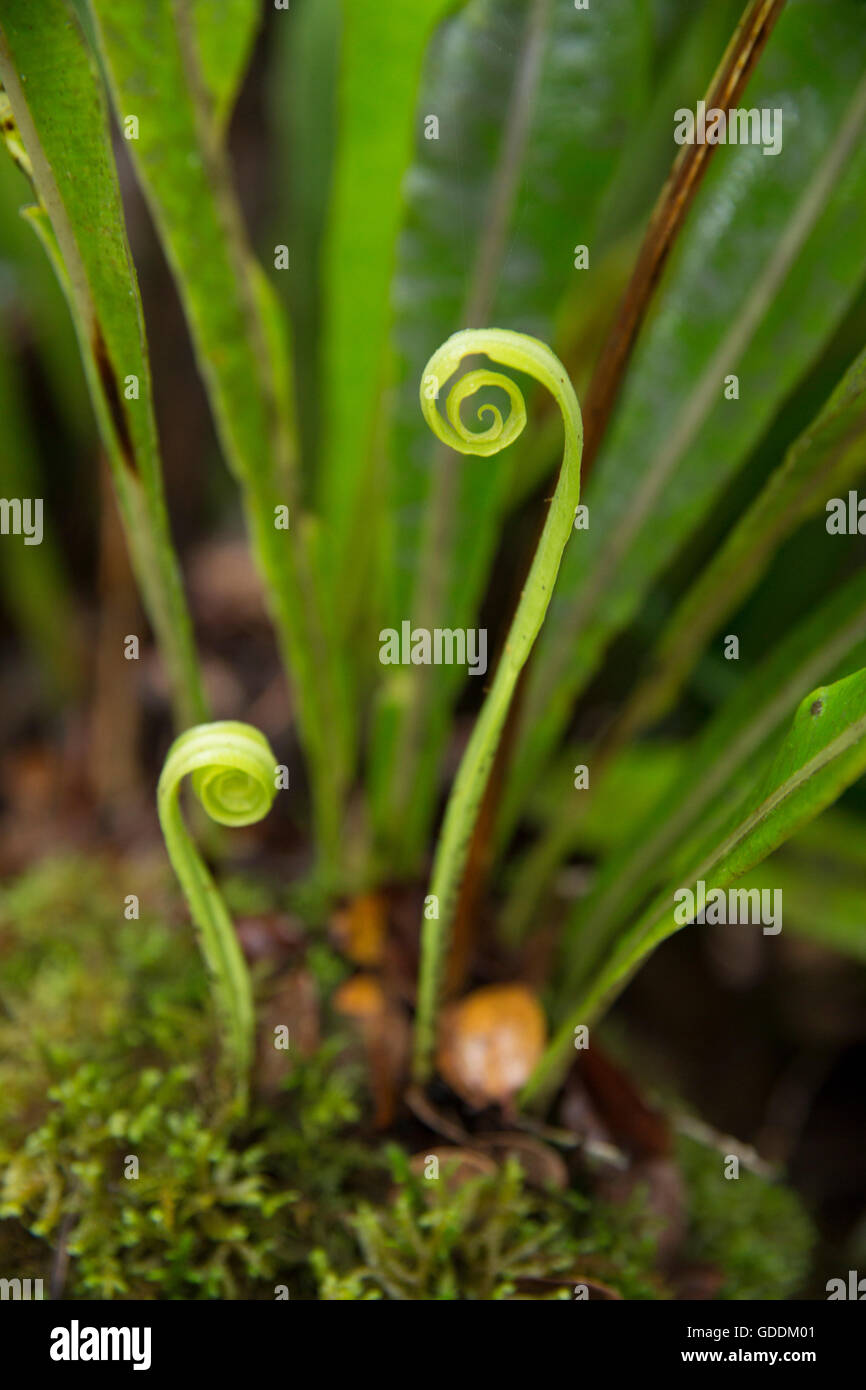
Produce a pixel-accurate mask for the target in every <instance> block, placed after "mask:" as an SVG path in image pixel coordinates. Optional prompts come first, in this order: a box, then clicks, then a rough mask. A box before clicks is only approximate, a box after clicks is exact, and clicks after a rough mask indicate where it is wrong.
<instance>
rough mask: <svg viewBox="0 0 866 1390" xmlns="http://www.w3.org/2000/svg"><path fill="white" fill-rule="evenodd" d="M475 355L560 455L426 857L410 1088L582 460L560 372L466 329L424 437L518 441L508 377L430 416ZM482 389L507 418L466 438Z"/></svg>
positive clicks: (522, 346) (485, 378) (517, 342)
mask: <svg viewBox="0 0 866 1390" xmlns="http://www.w3.org/2000/svg"><path fill="white" fill-rule="evenodd" d="M482 352H483V353H486V354H487V356H488V357H490V358H491V359H492V360H495V361H497V362H500V363H502V364H503V365H504V366H506V367H511V368H513V369H514V370H515V371H519V372H525V373H526V374H527V375H528V376H530V377H532V378H533V380H535V381H537V382H539V383H540V384H541V385H542V386H545V387H547V389H548V390H549V391H550V392H551V394H552V396H553V397H554V399H555V401H556V403H557V405H558V406H559V409H560V411H561V412H562V419H563V424H564V426H565V449H564V452H563V457H562V467H561V469H560V473H559V481H558V482H557V485H556V492H555V493H554V495H553V501H552V502H551V504H550V510H549V512H548V514H547V520H546V521H545V524H544V530H543V532H542V534H541V539H540V540H539V542H538V548H537V549H536V552H535V557H534V559H533V561H532V568H531V570H530V572H529V577H528V578H527V581H526V584H525V586H524V588H523V592H522V593H521V596H520V603H519V604H518V607H517V612H516V613H515V615H514V619H513V621H512V624H511V627H510V629H509V632H508V636H507V638H506V641H505V646H504V649H503V652H502V656H501V658H500V660H499V665H498V667H497V670H496V676H495V678H494V681H493V684H492V686H491V689H490V692H489V694H488V696H487V699H486V700H485V702H484V706H483V708H482V710H481V714H480V715H479V717H478V720H477V721H476V724H475V728H474V729H473V731H472V737H471V738H470V740H469V744H468V746H467V748H466V752H465V753H464V755H463V760H462V762H461V764H460V770H459V772H458V773H457V777H456V779H455V782H454V786H453V788H452V790H451V796H450V798H449V801H448V806H447V808H446V811H445V819H444V821H443V824H442V831H441V834H440V836H439V843H438V846H437V849H436V857H435V860H434V863H433V875H432V878H431V881H430V893H431V894H432V895H434V896H435V898H436V899H438V911H439V916H438V918H435V919H434V918H431V919H428V920H425V922H424V924H423V928H422V937H421V971H420V977H419V981H418V1012H417V1018H416V1024H415V1075H416V1078H417V1079H418V1080H420V1081H424V1080H426V1079H427V1077H428V1076H429V1075H430V1071H431V1066H432V1055H433V1046H434V1040H435V1026H436V1011H437V1007H438V1002H439V995H440V991H441V983H442V973H443V970H444V965H445V960H446V956H447V951H448V944H449V940H450V935H451V925H452V922H453V919H454V910H455V906H456V900H457V893H458V890H459V888H460V882H461V879H462V877H463V870H464V868H465V865H466V856H467V854H468V851H469V842H470V839H471V836H472V832H473V829H474V826H475V821H476V819H477V816H478V811H479V808H480V805H481V799H482V797H483V795H484V789H485V787H486V785H487V779H488V777H489V775H490V770H491V766H492V763H493V758H494V755H495V753H496V747H497V744H498V742H499V737H500V735H501V733H502V727H503V725H504V723H505V719H506V716H507V714H508V708H509V705H510V704H511V697H512V695H513V694H514V687H515V685H516V683H517V678H518V676H519V675H520V672H521V670H522V668H523V666H524V665H525V663H526V660H527V658H528V657H529V653H530V652H531V650H532V646H533V643H534V642H535V639H536V637H537V636H538V632H539V630H540V628H541V625H542V623H543V622H544V617H545V614H546V613H547V608H548V605H549V603H550V599H551V595H552V593H553V586H554V584H555V583H556V576H557V574H558V572H559V566H560V562H561V560H562V553H563V551H564V549H565V544H566V541H567V540H568V538H569V536H570V534H571V530H572V525H573V522H574V511H575V507H576V506H577V503H578V500H579V497H580V459H581V453H582V450H583V422H582V420H581V414H580V406H579V405H578V401H577V396H576V395H575V393H574V388H573V387H572V385H571V382H570V381H569V379H568V375H567V373H566V371H565V368H564V367H563V365H562V363H561V362H560V361H559V359H558V358H557V357H556V356H555V355H554V354H553V353H552V352H551V351H550V349H549V348H548V347H546V346H545V345H544V343H540V342H539V341H538V339H537V338H531V337H529V336H528V335H526V334H524V333H512V332H510V331H508V330H507V329H504V328H485V329H466V330H464V331H463V332H460V333H455V334H454V335H453V336H452V337H451V338H449V339H448V341H447V342H446V343H444V344H443V345H442V347H440V348H439V350H438V351H437V352H435V353H434V354H433V356H432V357H431V358H430V361H429V362H428V363H427V367H426V368H425V371H424V374H423V377H422V381H421V409H422V411H423V412H424V418H425V419H426V421H427V423H428V425H429V426H430V428H431V429H432V430H433V433H434V434H435V435H437V437H438V438H439V439H441V440H442V442H443V443H444V444H447V445H449V446H450V447H451V448H453V449H459V450H460V452H461V453H464V454H482V455H485V456H486V455H490V454H497V453H499V451H500V450H501V449H504V448H506V447H507V446H508V445H509V444H511V443H513V442H514V440H515V439H516V438H517V437H518V435H519V434H520V432H521V430H522V429H523V427H524V425H525V424H526V408H525V405H524V402H523V397H522V395H521V392H520V389H519V387H518V386H517V384H516V383H515V382H514V381H512V380H511V378H510V377H507V376H504V375H502V374H501V373H500V372H493V371H491V370H490V369H489V368H479V369H477V370H475V371H471V372H468V373H467V374H466V376H465V377H463V378H461V380H460V381H459V382H457V383H456V384H455V385H454V386H453V387H452V389H451V390H450V391H449V393H448V396H447V400H446V406H445V409H446V414H447V421H446V420H444V419H443V418H442V416H441V415H440V414H439V412H438V410H437V408H436V400H437V398H438V394H439V390H440V388H441V387H442V386H444V385H445V383H446V382H447V381H448V380H449V378H450V377H451V376H452V375H453V373H454V372H455V371H456V370H457V368H458V367H459V365H460V363H461V361H462V360H463V358H464V357H467V356H469V355H470V354H473V353H482ZM485 386H496V387H499V388H501V389H502V390H503V391H505V392H506V394H507V396H508V399H509V404H510V407H511V409H510V412H509V414H508V416H507V417H506V418H505V419H504V420H503V418H502V414H501V412H500V411H499V409H498V408H497V407H496V406H494V405H490V404H488V405H483V406H481V408H480V409H479V411H478V417H479V419H481V418H482V417H484V416H485V415H486V416H487V417H488V418H489V420H490V424H489V425H488V427H487V429H485V430H482V431H479V432H478V433H475V434H473V433H472V432H471V431H469V430H468V429H467V428H466V426H465V425H464V424H463V421H462V420H461V418H460V407H461V406H462V404H463V402H464V401H465V400H466V399H467V397H469V396H471V395H473V394H474V393H475V392H476V391H478V390H480V389H481V388H482V387H485Z"/></svg>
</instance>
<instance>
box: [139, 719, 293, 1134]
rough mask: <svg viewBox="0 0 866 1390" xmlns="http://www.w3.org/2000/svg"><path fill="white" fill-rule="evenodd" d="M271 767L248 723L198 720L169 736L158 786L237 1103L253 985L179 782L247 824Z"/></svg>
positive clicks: (267, 796)
mask: <svg viewBox="0 0 866 1390" xmlns="http://www.w3.org/2000/svg"><path fill="white" fill-rule="evenodd" d="M275 767H276V758H275V757H274V755H273V752H272V750H271V748H270V746H269V744H268V741H267V739H266V738H265V736H264V734H261V733H259V731H258V729H254V728H253V727H252V725H250V724H241V723H237V722H235V721H233V720H223V721H220V722H217V723H214V724H199V725H197V726H196V727H195V728H192V729H187V731H186V732H185V733H183V734H181V735H180V737H179V738H177V739H175V741H174V743H173V744H172V746H171V748H170V749H169V751H168V756H167V757H166V760H165V764H164V766H163V769H162V772H161V774H160V778H159V787H158V789H157V807H158V810H159V820H160V824H161V826H162V833H163V835H164V836H165V844H166V849H167V850H168V855H169V858H170V860H171V863H172V867H173V869H174V871H175V873H176V874H177V877H178V879H179V880H180V885H181V887H182V888H183V891H184V893H185V895H186V899H187V902H188V903H189V907H190V911H191V912H192V916H193V920H194V921H195V924H196V926H197V927H198V930H199V940H200V944H201V951H202V955H203V956H204V959H205V963H206V964H207V967H208V970H209V971H210V975H211V981H212V985H213V992H214V999H215V1002H216V1006H217V1011H218V1013H219V1014H220V1017H221V1019H222V1022H223V1025H224V1028H225V1039H226V1049H227V1052H228V1056H229V1061H230V1063H231V1067H232V1070H233V1072H234V1078H235V1085H236V1096H237V1100H238V1103H239V1107H240V1108H241V1109H243V1108H244V1106H245V1103H246V1091H247V1080H248V1076H249V1070H250V1065H251V1063H252V1058H253V1043H254V1032H255V1015H254V1010H253V995H252V987H251V985H250V977H249V972H248V970H247V967H246V962H245V960H244V957H243V953H242V952H241V948H240V946H239V944H238V939H237V937H236V935H235V932H234V928H233V926H232V921H231V917H230V916H229V913H228V909H227V907H226V905H225V903H224V902H223V899H222V898H221V896H220V894H219V891H218V889H217V886H216V884H215V883H214V881H213V878H212V877H211V875H210V873H209V871H208V869H207V867H206V865H205V863H204V861H203V859H202V858H201V855H200V854H199V852H198V850H197V849H196V847H195V845H194V843H193V841H192V839H191V837H190V834H189V831H188V830H187V828H186V824H185V822H184V819H183V815H182V813H181V809H180V788H181V783H182V782H183V779H184V777H187V776H189V775H191V776H192V785H193V790H194V791H195V794H196V796H197V797H198V799H199V801H200V802H201V804H202V806H203V807H204V809H205V810H206V811H207V813H208V815H209V816H210V817H211V819H212V820H215V821H217V822H218V823H219V824H220V825H232V826H238V825H253V824H255V822H256V821H260V820H262V819H263V818H264V817H265V816H266V815H267V814H268V811H269V810H270V809H271V806H272V804H273V800H274V796H275V792H276V788H275V780H274V771H275Z"/></svg>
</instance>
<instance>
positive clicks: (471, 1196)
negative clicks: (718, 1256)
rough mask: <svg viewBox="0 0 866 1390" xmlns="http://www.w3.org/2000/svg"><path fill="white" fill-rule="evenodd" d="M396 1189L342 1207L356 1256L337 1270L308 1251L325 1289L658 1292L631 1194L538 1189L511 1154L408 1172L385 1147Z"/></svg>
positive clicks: (345, 1293)
mask: <svg viewBox="0 0 866 1390" xmlns="http://www.w3.org/2000/svg"><path fill="white" fill-rule="evenodd" d="M391 1162H392V1168H393V1178H394V1184H395V1187H394V1190H393V1192H392V1194H391V1199H390V1200H389V1201H388V1202H387V1203H385V1204H382V1205H380V1206H378V1207H373V1206H372V1205H371V1204H370V1203H367V1202H365V1203H362V1204H360V1205H359V1206H358V1208H357V1209H356V1211H355V1212H354V1214H353V1215H352V1216H351V1217H350V1218H349V1224H350V1226H351V1228H352V1230H353V1232H354V1234H355V1238H356V1240H357V1243H358V1246H359V1247H360V1250H361V1253H362V1256H363V1259H362V1261H361V1263H360V1264H356V1265H355V1266H353V1267H352V1268H350V1269H348V1270H346V1271H345V1272H343V1273H338V1272H337V1271H336V1270H335V1269H334V1268H333V1267H332V1265H331V1262H330V1261H329V1259H328V1256H327V1254H326V1252H325V1251H323V1250H317V1251H315V1252H314V1254H313V1257H312V1259H313V1266H314V1269H315V1272H316V1275H317V1278H318V1281H319V1291H320V1297H321V1298H323V1299H327V1300H346V1299H359V1298H364V1299H369V1298H388V1299H401V1300H406V1299H411V1300H420V1299H423V1300H453V1299H466V1300H501V1299H514V1298H525V1299H537V1300H547V1299H557V1300H558V1299H571V1298H573V1297H574V1285H576V1284H578V1283H581V1282H583V1281H586V1280H589V1281H592V1282H599V1281H601V1282H603V1283H606V1284H609V1285H610V1286H612V1287H613V1288H615V1289H616V1290H618V1291H619V1292H620V1293H621V1294H622V1295H623V1297H626V1298H658V1297H659V1296H660V1286H659V1285H658V1283H657V1281H656V1280H655V1279H654V1276H653V1262H654V1257H655V1240H654V1239H653V1236H652V1235H651V1233H649V1232H648V1231H647V1229H646V1226H645V1223H642V1222H641V1221H639V1220H638V1221H636V1220H635V1216H636V1212H635V1210H634V1208H633V1207H631V1206H624V1207H618V1208H617V1207H608V1206H606V1205H604V1204H601V1203H590V1202H589V1200H588V1199H587V1198H585V1197H583V1196H581V1195H580V1194H579V1193H576V1192H569V1193H560V1192H553V1191H550V1192H540V1191H538V1190H536V1189H534V1188H532V1187H530V1186H528V1185H527V1184H526V1182H525V1180H524V1176H523V1173H522V1172H521V1169H520V1167H519V1165H518V1164H517V1163H516V1162H514V1161H513V1160H508V1161H507V1162H506V1163H505V1164H504V1165H503V1167H502V1168H501V1169H500V1170H499V1171H498V1172H497V1173H496V1174H494V1175H491V1176H489V1177H486V1176H482V1177H475V1178H470V1179H469V1180H468V1181H462V1182H460V1183H459V1184H457V1183H455V1182H454V1181H449V1175H448V1172H447V1170H446V1168H445V1167H443V1169H442V1171H441V1174H440V1176H439V1178H438V1179H437V1180H435V1181H432V1180H431V1181H428V1180H425V1179H424V1178H422V1177H416V1176H413V1174H412V1173H411V1172H410V1171H409V1167H408V1164H407V1161H406V1157H405V1155H404V1154H403V1153H402V1152H401V1151H400V1150H397V1149H392V1150H391Z"/></svg>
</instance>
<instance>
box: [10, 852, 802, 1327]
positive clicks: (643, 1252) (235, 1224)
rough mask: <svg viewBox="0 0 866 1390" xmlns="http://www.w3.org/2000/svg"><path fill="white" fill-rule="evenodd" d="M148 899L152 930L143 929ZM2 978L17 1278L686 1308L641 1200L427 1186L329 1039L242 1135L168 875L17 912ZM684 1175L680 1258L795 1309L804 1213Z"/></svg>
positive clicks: (269, 1292)
mask: <svg viewBox="0 0 866 1390" xmlns="http://www.w3.org/2000/svg"><path fill="white" fill-rule="evenodd" d="M132 892H135V893H137V894H138V896H139V898H140V902H141V918H140V920H132V921H127V920H126V919H125V917H124V898H125V897H126V896H127V894H129V893H132ZM307 965H308V968H309V969H310V970H311V973H312V975H313V977H314V979H315V980H316V982H317V985H318V988H319V990H320V993H321V995H322V997H323V999H324V998H325V997H326V996H327V994H328V992H329V990H330V989H331V988H332V987H333V985H334V984H335V983H337V982H338V981H339V980H340V979H341V978H342V977H343V975H344V974H345V965H344V963H343V962H342V961H341V960H340V958H339V957H337V956H335V955H334V953H333V951H331V949H330V947H328V946H327V945H325V944H324V943H323V942H321V941H318V942H313V943H311V947H310V950H309V952H308V956H307ZM0 975H2V980H3V1008H2V1011H0V1165H2V1178H0V1215H2V1217H4V1218H5V1219H4V1220H0V1261H2V1263H3V1267H8V1268H16V1269H21V1270H24V1269H25V1268H26V1270H28V1271H31V1272H32V1274H33V1275H34V1277H40V1276H43V1277H45V1276H48V1274H49V1270H50V1266H51V1263H52V1260H53V1258H54V1255H55V1252H56V1251H57V1250H58V1248H60V1247H61V1246H62V1247H64V1248H65V1250H66V1251H67V1252H68V1254H69V1256H70V1261H69V1269H68V1274H67V1277H66V1283H65V1288H64V1293H65V1296H67V1297H73V1298H119V1299H126V1298H179V1299H196V1298H259V1299H272V1298H273V1297H274V1296H275V1288H276V1286H277V1285H286V1286H288V1288H289V1291H290V1296H291V1298H293V1299H297V1298H320V1299H325V1300H352V1301H354V1300H365V1299H434V1300H446V1299H447V1300H450V1299H467V1300H499V1299H512V1298H516V1299H563V1298H572V1297H574V1285H576V1284H579V1283H584V1282H588V1283H599V1284H604V1285H607V1286H608V1287H610V1288H612V1289H614V1290H616V1291H617V1292H618V1293H619V1294H620V1295H621V1296H622V1297H624V1298H628V1299H659V1298H666V1297H670V1296H671V1293H670V1290H669V1289H668V1288H666V1286H665V1284H664V1283H663V1281H662V1279H661V1278H660V1276H659V1275H658V1273H657V1271H656V1269H655V1263H656V1239H655V1234H656V1224H655V1219H654V1218H653V1216H652V1214H651V1213H650V1211H649V1210H648V1208H647V1205H646V1202H645V1198H644V1194H643V1193H640V1192H638V1193H635V1194H634V1196H633V1197H632V1199H631V1200H630V1201H629V1202H627V1203H625V1204H617V1205H613V1204H605V1203H601V1202H599V1201H598V1200H597V1199H595V1198H591V1197H590V1196H588V1195H587V1194H585V1193H582V1192H579V1191H576V1190H571V1191H569V1192H566V1193H562V1192H554V1191H549V1192H542V1191H538V1190H537V1189H535V1188H533V1187H531V1186H530V1185H529V1184H528V1183H526V1182H525V1181H524V1178H523V1175H522V1174H521V1172H520V1170H519V1168H518V1167H517V1166H516V1165H515V1164H514V1163H509V1164H507V1165H505V1166H504V1167H503V1168H501V1169H500V1170H499V1171H498V1172H496V1173H495V1174H494V1175H491V1176H489V1177H479V1178H473V1179H472V1180H471V1181H469V1182H466V1183H464V1184H463V1185H462V1186H456V1185H455V1183H454V1181H452V1180H449V1178H448V1173H447V1171H446V1169H445V1168H444V1167H443V1170H442V1175H441V1177H440V1180H439V1181H438V1182H430V1181H426V1180H425V1179H423V1178H420V1177H417V1176H414V1175H413V1174H412V1173H411V1172H410V1169H409V1164H408V1159H407V1157H406V1155H405V1153H404V1152H403V1151H402V1150H401V1149H399V1148H397V1147H396V1146H393V1145H391V1146H388V1147H387V1148H383V1147H382V1146H381V1144H377V1143H376V1142H375V1141H372V1140H371V1139H370V1138H369V1136H365V1135H364V1134H363V1133H362V1130H361V1127H360V1121H361V1117H362V1113H363V1084H364V1077H363V1070H362V1068H361V1067H360V1066H359V1064H358V1063H357V1061H352V1060H350V1058H351V1057H353V1056H354V1053H353V1052H352V1051H351V1050H349V1051H347V1050H346V1048H345V1045H344V1040H343V1039H341V1037H340V1036H339V1035H338V1034H334V1033H332V1027H331V1024H329V1025H328V1028H327V1030H326V1031H327V1033H328V1036H327V1039H326V1041H325V1042H324V1044H323V1045H322V1046H321V1047H319V1048H318V1050H317V1051H316V1052H315V1053H314V1054H313V1055H312V1056H309V1057H295V1058H293V1065H292V1067H291V1069H290V1071H289V1073H288V1076H287V1077H286V1080H285V1083H284V1088H283V1090H282V1091H281V1093H280V1094H278V1095H277V1096H276V1097H275V1098H271V1099H269V1100H268V1102H267V1103H266V1104H265V1103H264V1102H262V1101H259V1102H257V1104H256V1105H255V1106H254V1107H253V1110H252V1113H251V1115H250V1117H249V1119H248V1120H247V1121H246V1122H245V1124H244V1127H243V1128H238V1126H237V1124H236V1123H234V1124H233V1123H232V1122H231V1121H230V1119H229V1112H228V1110H227V1108H226V1106H225V1103H224V1098H223V1097H222V1096H221V1095H220V1094H219V1093H218V1092H217V1091H216V1090H215V1088H214V1084H213V1082H212V1077H213V1075H214V1068H213V1060H214V1058H215V1056H216V1051H217V1046H216V1044H217V1036H216V1024H215V1020H214V1019H213V1017H212V1015H211V1006H210V995H209V991H208V989H207V982H206V979H205V976H204V971H203V967H202V965H201V961H200V958H199V955H198V952H197V950H196V946H195V942H194V937H193V932H192V929H191V927H190V926H189V924H188V923H187V922H186V920H185V915H184V913H183V911H182V909H181V908H180V906H179V904H178V902H177V897H176V894H175V890H174V889H173V887H172V885H171V883H170V880H169V879H168V877H167V874H166V873H165V870H164V866H163V865H162V863H161V861H154V862H153V863H149V864H148V863H135V864H131V863H124V864H122V865H118V864H117V863H115V862H113V861H109V860H82V859H64V860H56V861H53V862H51V863H48V864H43V865H42V866H40V868H39V870H38V871H35V872H33V873H32V874H29V875H26V876H25V877H23V878H22V879H20V880H19V881H18V882H17V883H16V884H14V885H12V886H11V887H10V888H7V889H6V890H4V891H3V893H2V895H0ZM679 1158H680V1162H681V1164H682V1167H683V1170H684V1173H685V1175H686V1178H687V1184H688V1193H689V1196H688V1202H689V1219H690V1226H689V1236H688V1242H687V1251H686V1258H687V1259H689V1260H693V1261H695V1262H699V1263H705V1264H710V1265H713V1266H717V1267H719V1268H721V1269H722V1270H723V1271H724V1276H725V1284H724V1287H723V1290H722V1295H721V1296H722V1297H725V1298H749V1297H757V1298H783V1297H785V1296H787V1295H788V1294H790V1293H791V1292H793V1291H794V1290H795V1289H796V1287H797V1285H798V1283H799V1282H800V1279H801V1277H802V1275H803V1272H804V1269H805V1265H806V1260H807V1254H808V1246H809V1237H810V1232H809V1227H808V1222H807V1221H806V1219H805V1217H804V1216H803V1214H802V1212H801V1210H800V1208H799V1206H798V1205H797V1203H796V1202H795V1200H794V1198H793V1197H792V1196H791V1195H790V1193H788V1192H786V1191H784V1190H783V1189H781V1188H779V1187H776V1186H774V1185H772V1184H768V1183H766V1182H764V1181H762V1180H761V1179H759V1178H756V1177H755V1176H754V1175H753V1174H751V1173H747V1172H743V1173H742V1176H741V1177H740V1179H739V1181H738V1182H737V1183H732V1182H727V1181H725V1179H724V1178H723V1176H722V1165H721V1161H720V1155H719V1154H718V1153H717V1152H716V1151H714V1150H713V1151H710V1150H707V1149H705V1148H703V1147H702V1146H700V1145H698V1144H696V1143H694V1142H693V1141H690V1140H683V1141H682V1142H681V1144H680V1151H679ZM133 1159H134V1160H136V1163H133V1162H132V1160H133ZM136 1172H137V1176H136V1175H135V1174H136ZM734 1189H736V1191H735V1192H734ZM28 1233H29V1234H28Z"/></svg>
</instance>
